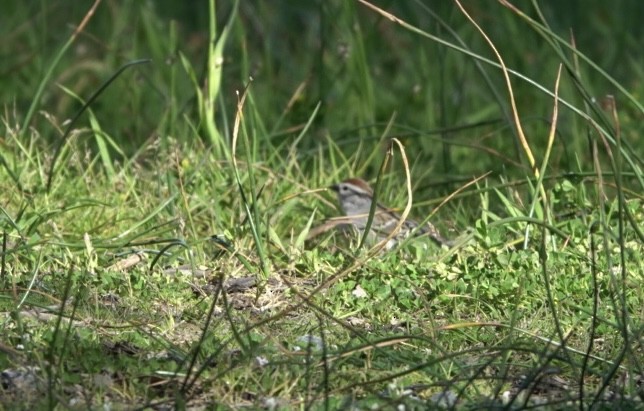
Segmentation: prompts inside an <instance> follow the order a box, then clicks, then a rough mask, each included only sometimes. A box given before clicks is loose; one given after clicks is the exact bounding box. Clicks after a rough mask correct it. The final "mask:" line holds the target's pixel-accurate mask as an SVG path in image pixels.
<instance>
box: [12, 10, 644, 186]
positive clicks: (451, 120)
mask: <svg viewBox="0 0 644 411" xmlns="http://www.w3.org/2000/svg"><path fill="white" fill-rule="evenodd" d="M374 4H375V5H377V6H378V7H380V8H382V9H384V10H387V11H389V12H391V13H392V14H394V15H396V16H397V17H399V18H400V19H402V20H404V21H406V22H407V23H409V24H411V25H413V26H415V27H417V28H419V29H420V30H423V31H424V32H426V33H429V34H431V35H434V36H436V37H437V38H441V39H444V40H446V41H448V42H450V43H455V44H458V43H459V42H460V43H461V46H463V47H465V48H467V49H469V50H471V51H472V52H473V53H475V54H478V55H481V56H484V57H488V58H491V59H494V56H493V54H492V52H491V50H490V48H489V47H488V46H487V44H486V43H485V42H484V40H483V39H482V37H481V35H480V34H479V33H478V32H477V31H476V30H475V28H474V27H473V26H472V24H471V23H469V22H468V21H467V20H466V19H465V17H464V16H463V14H462V13H461V12H460V11H459V9H458V8H457V6H456V5H455V3H452V2H448V1H433V2H430V1H406V2H400V1H378V2H374ZM463 4H464V6H465V7H466V9H467V10H468V12H469V13H470V14H471V16H472V17H473V18H474V19H475V21H477V22H478V24H480V25H481V27H482V28H483V29H484V30H485V31H486V32H487V33H488V35H489V36H490V37H491V39H492V41H493V42H494V44H495V45H496V47H497V48H498V50H499V52H500V53H501V55H502V56H503V58H504V60H505V63H506V64H507V65H508V67H509V68H512V69H515V70H517V71H519V72H520V73H522V74H523V75H524V76H526V77H528V78H530V79H532V80H534V81H535V82H536V83H539V84H541V85H542V86H544V87H546V88H548V89H550V90H552V89H553V87H554V82H555V77H556V73H557V68H558V64H559V62H560V59H559V58H558V56H557V55H556V53H555V51H554V49H553V47H552V46H551V45H549V44H548V43H547V42H546V41H545V40H544V38H543V37H542V36H540V35H538V34H537V33H536V31H535V30H533V29H532V28H530V27H529V26H528V25H527V24H526V23H524V22H523V21H521V20H520V19H518V18H517V16H516V15H515V14H514V13H512V12H510V11H509V10H508V9H507V8H506V7H503V5H502V4H500V3H497V2H491V1H490V2H480V1H465V2H463ZM534 4H538V5H539V7H540V11H541V12H542V13H543V16H544V17H545V19H546V21H547V23H548V24H549V25H550V27H551V29H552V30H553V31H554V32H555V33H556V34H558V35H559V36H561V37H562V38H564V39H566V40H569V39H570V38H571V35H574V39H575V42H576V46H577V48H578V49H579V50H580V51H581V52H583V53H584V54H586V55H587V56H588V57H589V58H590V59H591V60H592V61H593V62H594V63H595V64H596V65H597V66H599V67H601V68H602V69H603V70H605V71H606V72H607V73H608V74H609V75H610V76H612V77H614V78H615V79H616V80H617V81H618V82H619V83H621V84H622V85H623V87H625V88H626V89H627V90H629V92H630V93H632V94H633V95H634V96H635V98H637V99H639V100H641V96H642V90H643V86H642V71H643V67H644V57H643V53H642V44H644V28H643V26H642V24H641V16H642V15H644V3H643V2H641V1H638V0H630V1H620V2H618V3H609V2H604V1H590V0H583V1H582V0H578V1H565V2H561V1H540V2H538V3H534ZM91 5H92V2H90V1H77V2H68V1H25V2H22V1H8V2H5V3H4V5H3V12H2V14H1V15H0V31H1V36H0V37H1V39H2V40H0V55H1V56H2V58H1V59H0V73H2V75H1V76H0V88H1V89H2V92H1V93H0V99H1V103H2V107H3V111H4V115H3V117H4V118H5V120H6V121H7V122H8V123H12V122H14V121H15V123H17V124H20V123H21V122H22V119H23V118H24V114H25V112H26V111H27V109H28V107H29V106H30V105H31V104H33V103H34V100H33V99H34V96H35V93H36V90H37V88H38V86H39V84H40V81H41V80H42V78H43V76H44V74H45V72H46V71H47V70H48V69H50V68H51V67H53V69H54V75H53V77H52V80H51V81H50V82H49V83H48V84H46V85H45V92H44V94H43V97H42V100H41V101H40V102H39V103H37V104H38V109H39V111H40V113H39V114H37V115H36V116H35V117H34V118H33V121H32V122H31V127H32V128H33V130H34V133H36V134H37V135H38V136H39V137H40V138H42V139H43V140H44V142H47V143H51V142H53V141H55V140H56V138H57V137H59V136H60V134H61V132H60V127H61V126H60V124H62V122H63V121H64V120H65V119H68V118H71V117H72V116H73V115H74V113H75V112H76V111H77V110H78V109H79V108H80V107H81V104H80V103H79V102H78V101H75V100H74V99H73V98H72V97H71V96H70V95H69V94H67V93H65V92H64V91H63V90H62V89H61V86H64V87H65V88H67V89H69V90H71V91H73V92H74V93H76V94H77V95H78V96H80V97H81V98H84V99H87V98H88V97H89V96H90V95H91V94H92V93H93V92H94V91H96V90H97V89H98V87H99V86H100V85H101V84H102V83H103V82H104V81H105V80H107V79H108V78H109V77H110V76H111V75H112V74H113V73H114V72H115V71H116V70H117V69H118V68H119V67H120V66H121V65H123V64H125V63H127V62H129V61H132V60H136V59H141V58H150V59H152V64H149V65H146V66H138V67H136V68H134V69H130V70H129V71H126V72H125V73H124V74H122V75H121V76H120V77H119V78H118V79H117V80H116V81H115V82H114V83H113V84H111V85H110V87H109V88H108V89H107V91H106V92H105V93H104V94H103V95H102V96H101V97H100V98H99V99H98V100H97V101H96V102H95V103H94V104H92V106H91V109H92V110H93V111H94V113H95V115H96V117H97V119H98V121H99V122H101V124H102V127H103V130H104V131H105V132H106V133H108V134H109V135H110V136H111V137H112V138H113V139H114V140H115V141H117V142H118V144H119V145H120V146H121V148H122V149H123V150H124V153H131V152H132V151H133V150H136V148H137V147H139V146H141V145H142V144H144V142H145V141H148V140H149V139H153V138H165V137H168V136H170V137H173V138H175V139H179V140H187V139H191V138H195V137H196V136H195V133H194V132H193V130H194V129H195V124H194V123H196V122H197V117H198V116H197V114H196V112H197V108H196V98H195V88H194V87H193V86H192V84H191V82H190V79H189V76H188V74H187V73H186V71H185V70H184V67H182V64H181V62H180V58H179V56H180V54H183V55H184V56H185V57H186V58H187V60H188V61H189V62H190V63H191V64H192V67H193V68H194V70H195V72H196V74H197V77H198V81H199V82H200V84H201V85H203V84H204V81H205V80H204V76H205V64H206V56H207V46H208V34H207V33H208V2H206V1H191V2H176V1H168V0H158V1H140V0H129V1H128V0H125V1H111V0H104V1H102V2H100V4H99V5H98V7H97V9H96V12H95V15H93V16H92V17H91V20H90V21H89V24H88V25H87V27H86V28H85V30H84V31H83V32H82V33H81V34H80V35H79V37H78V38H77V39H76V41H75V42H74V44H73V45H72V47H71V48H70V49H69V50H68V51H67V53H65V54H64V55H63V57H62V60H61V61H60V62H59V63H58V64H57V65H56V66H53V60H54V57H55V56H56V54H57V53H58V52H59V50H60V49H61V47H62V45H63V44H64V43H65V42H66V41H67V40H68V39H69V37H70V35H71V33H72V32H73V30H74V28H75V27H76V26H77V25H78V24H79V22H80V21H81V20H82V19H83V16H84V15H85V13H87V11H88V9H89V8H90V6H91ZM517 5H519V6H520V7H521V9H522V11H523V12H525V13H526V14H528V15H530V16H531V17H533V18H535V19H536V18H538V16H537V10H536V8H535V7H533V3H531V2H518V3H517ZM232 7H233V2H232V1H218V2H216V10H217V20H218V23H219V26H218V31H219V30H220V28H221V26H222V25H223V24H224V23H225V21H226V20H227V19H228V16H229V14H230V13H231V10H232ZM564 53H566V55H567V56H568V57H569V58H572V53H571V52H569V51H568V50H564ZM224 56H225V61H224V74H223V79H222V91H221V94H220V99H219V101H218V109H217V115H218V117H219V118H218V121H217V124H218V125H219V126H220V128H221V129H222V130H221V131H222V133H223V134H225V135H229V134H230V123H231V122H232V119H233V116H234V108H235V105H236V102H237V96H236V91H239V90H242V89H243V88H244V86H245V84H247V83H248V80H249V77H251V76H252V78H253V82H252V86H251V88H250V93H251V101H252V102H251V105H252V111H253V112H254V113H255V115H254V116H253V121H254V123H253V127H256V130H257V132H258V133H257V134H258V138H260V141H263V143H264V145H265V146H267V147H268V146H271V148H275V147H280V145H281V144H284V143H287V142H289V141H292V139H293V138H294V137H295V136H296V135H297V133H298V132H299V130H301V129H302V127H303V125H304V124H305V123H306V121H307V120H308V119H309V117H310V116H311V114H312V112H313V110H314V107H315V106H316V104H318V103H320V104H321V106H320V111H319V112H318V114H317V115H316V116H315V118H314V123H313V127H312V128H311V130H310V131H308V132H307V134H306V135H305V136H304V138H303V139H302V141H301V142H300V143H299V146H298V147H299V149H300V150H301V151H300V152H301V153H302V158H303V161H306V158H307V155H308V154H310V153H313V152H315V151H309V150H315V148H316V147H317V146H318V145H320V144H328V140H327V139H330V140H332V141H334V142H335V143H336V144H338V145H339V146H340V147H341V149H342V150H345V151H346V152H347V153H354V152H355V150H356V147H358V143H359V142H362V143H365V142H367V144H369V142H373V143H374V144H376V142H377V140H379V139H380V138H381V137H382V136H383V135H384V134H383V133H384V132H385V131H384V130H385V129H386V128H387V124H388V122H390V121H391V122H392V124H391V129H390V130H389V131H388V136H397V137H400V138H403V139H404V142H405V144H406V146H407V147H408V148H411V150H412V151H411V153H412V157H413V160H414V164H419V165H420V166H419V167H421V168H423V169H426V170H431V171H432V175H433V176H435V177H437V178H439V179H440V178H441V176H442V175H443V176H451V177H455V176H457V175H468V176H469V175H471V174H472V173H477V174H480V173H481V172H482V171H487V170H492V171H495V172H498V173H507V172H508V168H510V169H515V167H514V166H516V165H517V164H518V163H525V162H524V160H523V156H522V154H521V150H520V148H519V147H518V145H517V142H516V141H517V140H516V137H515V132H514V127H513V126H512V124H511V121H510V109H509V107H510V106H509V100H508V95H507V90H506V87H505V84H504V79H503V76H502V73H501V72H500V70H498V69H496V68H494V67H490V66H489V65H487V64H482V65H481V68H477V66H476V65H475V61H474V59H473V58H472V57H470V56H468V55H465V54H463V53H461V52H458V51H455V50H452V49H450V48H447V47H445V46H444V45H442V44H439V43H438V42H436V41H434V40H432V39H428V38H426V37H423V36H421V35H419V34H417V33H413V32H411V31H409V30H406V29H404V28H403V27H401V26H400V25H397V24H395V23H393V22H392V21H390V20H388V19H386V18H384V17H382V16H381V15H379V14H377V13H375V12H374V11H373V10H371V9H369V8H367V7H366V6H365V5H363V4H361V3H359V2H354V1H339V0H338V1H308V2H301V1H296V0H290V1H289V0H275V1H270V2H254V1H242V2H241V3H240V4H239V10H238V13H237V15H236V17H235V23H234V26H233V30H232V33H231V35H230V37H229V39H228V41H227V44H226V49H225V52H224ZM579 68H580V72H579V75H580V78H581V79H582V81H583V87H584V88H586V89H587V90H589V91H590V93H591V94H592V96H593V97H594V98H595V99H596V101H597V102H598V104H599V103H601V101H602V99H603V98H604V97H605V96H606V95H609V94H615V95H616V101H617V108H618V111H619V113H620V116H621V117H620V118H621V121H622V122H623V123H622V130H623V132H624V135H623V137H624V138H625V139H626V141H630V142H631V143H633V144H637V143H639V136H640V135H641V132H642V126H641V113H638V112H637V110H634V109H633V108H632V107H631V105H630V104H628V102H625V101H624V99H623V97H622V96H621V95H619V93H618V91H617V90H616V89H615V87H614V86H613V85H611V84H610V83H609V82H608V81H606V79H604V78H603V77H602V76H601V75H599V74H598V73H597V71H596V70H594V69H592V68H590V67H589V66H588V65H587V64H585V63H583V62H582V63H581V64H580V67H579ZM483 72H485V74H486V75H487V76H488V77H489V82H486V81H485V79H484V77H483ZM574 83H575V82H574V81H573V80H572V79H571V77H570V76H568V75H567V74H566V73H565V72H564V74H563V77H562V82H561V90H560V93H561V96H562V98H564V99H566V100H568V101H570V102H572V104H574V105H575V106H577V107H580V108H583V106H584V103H583V99H582V97H581V96H580V93H579V92H578V90H577V88H576V87H575V84H574ZM513 86H514V87H515V97H516V99H517V102H518V109H519V113H520V114H521V116H522V119H523V121H524V126H525V127H526V134H527V135H528V138H529V141H530V144H531V146H532V148H533V150H535V151H536V152H537V157H539V156H538V154H540V150H543V149H544V147H545V141H546V138H547V132H548V127H549V120H550V116H551V112H552V98H550V97H549V96H546V95H545V94H544V93H542V92H540V91H539V90H537V89H536V88H535V87H534V86H532V85H530V84H528V83H526V82H525V81H522V80H519V79H517V78H513ZM45 113H47V114H46V115H45ZM49 116H53V118H50V117H49ZM11 118H13V120H12V119H11ZM83 121H86V120H83ZM559 121H560V122H559V127H558V133H559V134H558V136H559V139H558V140H557V142H556V147H555V150H554V158H553V160H554V161H553V164H556V165H557V166H558V167H561V170H562V171H568V170H571V169H574V168H576V167H577V163H578V162H580V161H581V162H584V161H589V159H588V158H587V157H586V156H585V155H586V153H588V151H589V148H588V140H587V133H588V128H587V125H586V124H583V123H582V122H580V121H579V117H578V116H576V115H574V114H573V113H571V112H570V111H569V110H566V109H562V110H561V112H560V120H559ZM196 128H197V129H198V127H196ZM197 134H199V133H197ZM200 135H202V134H200ZM445 142H449V143H451V144H450V145H449V146H448V145H446V144H443V143H445ZM90 144H91V143H90ZM639 145H640V146H641V144H639ZM363 147H364V146H363ZM371 151H372V150H371V149H369V150H365V156H367V155H368V153H369V152H371ZM639 153H642V151H641V148H640V149H639ZM358 162H359V161H358ZM524 165H525V164H524ZM525 171H526V170H522V171H521V173H524V172H525ZM367 172H369V173H371V174H373V172H374V167H371V168H368V169H367Z"/></svg>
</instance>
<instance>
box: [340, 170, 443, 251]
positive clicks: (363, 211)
mask: <svg viewBox="0 0 644 411" xmlns="http://www.w3.org/2000/svg"><path fill="white" fill-rule="evenodd" d="M330 188H331V189H332V190H333V191H335V192H336V193H338V200H339V201H340V207H342V211H344V214H345V215H346V216H347V219H348V222H349V223H350V224H351V225H352V226H353V227H355V228H356V229H357V230H358V232H359V233H360V234H361V235H362V234H363V233H364V229H365V227H366V226H367V220H368V219H369V211H370V210H371V201H372V200H373V190H372V189H371V187H370V186H369V184H367V182H366V181H364V180H362V179H359V178H349V179H347V180H345V181H343V182H341V183H339V184H335V185H332V186H331V187H330ZM399 222H400V215H399V214H397V213H396V212H394V211H392V210H391V209H388V208H386V207H383V206H382V205H380V204H377V205H376V210H375V214H374V216H373V221H372V222H371V230H370V231H371V233H370V236H371V237H372V236H374V235H375V237H376V239H377V240H378V241H380V240H383V239H385V238H387V237H388V236H389V234H391V232H392V230H394V229H395V228H396V226H397V225H398V223H399ZM412 233H413V235H417V236H420V235H427V236H428V237H429V238H431V239H432V240H433V241H434V242H435V243H437V244H438V245H447V246H448V247H451V246H452V245H453V242H452V241H450V240H447V239H445V238H444V237H443V236H441V235H440V233H439V232H438V230H437V229H436V227H434V226H433V225H432V224H430V223H427V224H426V225H424V226H420V227H419V225H418V223H417V222H415V221H414V220H405V222H404V223H403V225H402V226H401V227H400V231H399V232H398V233H397V234H396V235H395V236H394V237H392V238H391V239H390V240H389V241H388V242H387V245H386V248H387V250H389V249H391V248H393V247H395V246H396V245H397V244H398V242H399V241H401V240H403V239H404V238H406V237H408V236H409V235H410V234H412Z"/></svg>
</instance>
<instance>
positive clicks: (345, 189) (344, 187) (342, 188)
mask: <svg viewBox="0 0 644 411" xmlns="http://www.w3.org/2000/svg"><path fill="white" fill-rule="evenodd" d="M340 190H342V191H347V190H348V188H347V186H342V187H340Z"/></svg>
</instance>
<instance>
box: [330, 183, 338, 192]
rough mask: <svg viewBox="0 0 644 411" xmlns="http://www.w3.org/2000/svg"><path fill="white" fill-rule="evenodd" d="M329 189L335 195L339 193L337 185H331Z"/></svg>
mask: <svg viewBox="0 0 644 411" xmlns="http://www.w3.org/2000/svg"><path fill="white" fill-rule="evenodd" d="M329 188H330V189H331V190H333V191H335V192H336V193H337V192H338V191H340V187H338V185H337V184H333V185H332V186H329Z"/></svg>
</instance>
